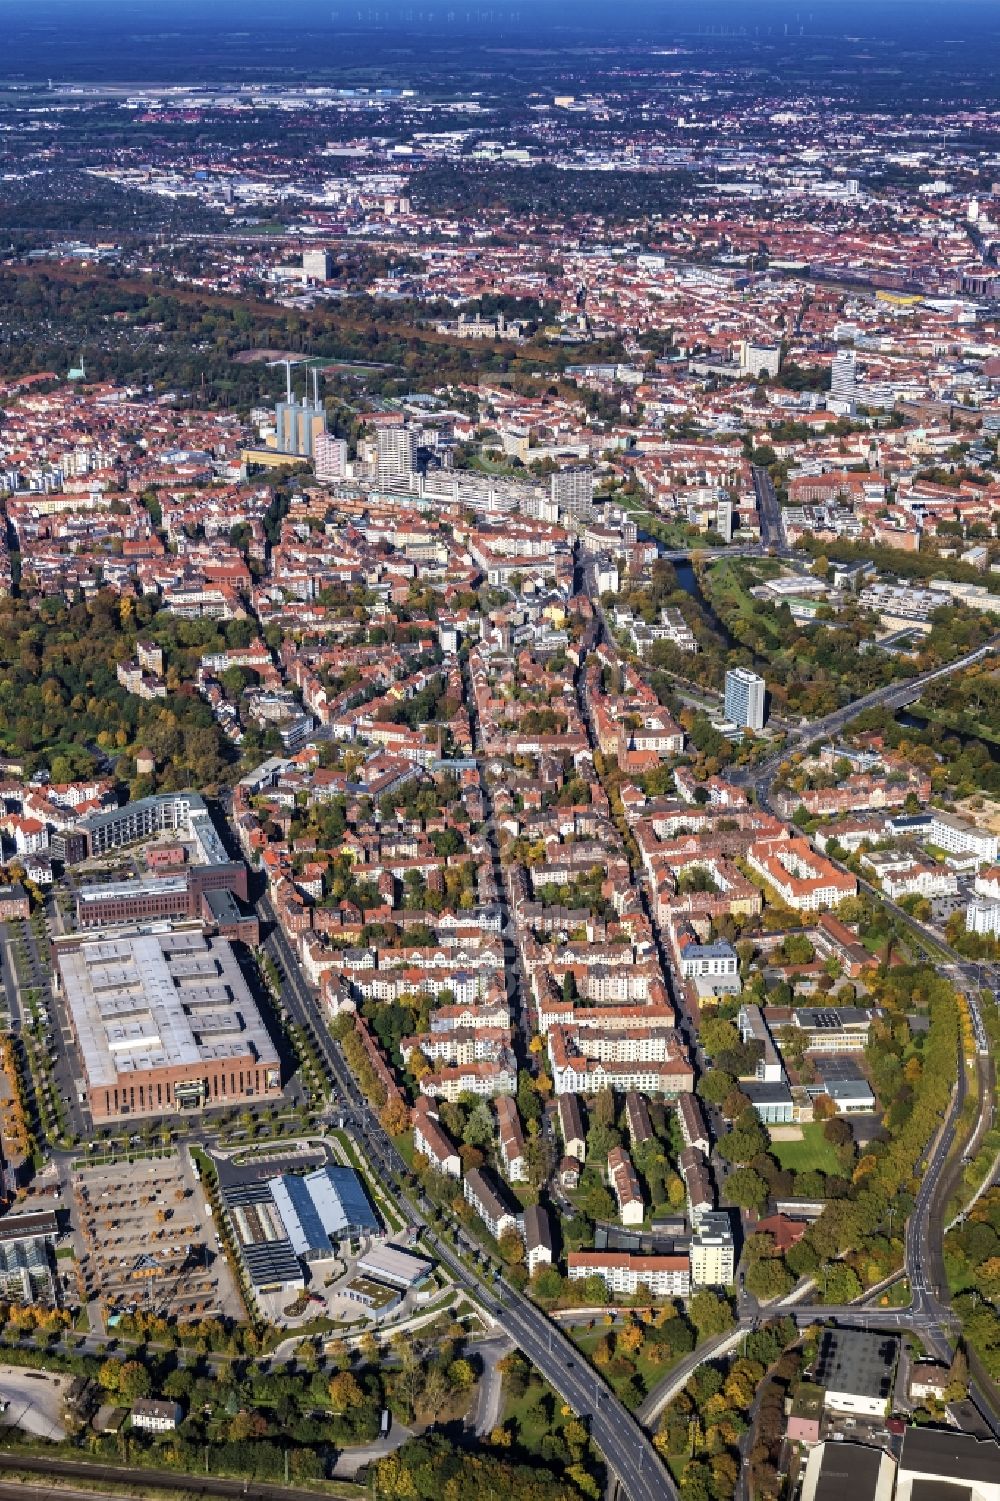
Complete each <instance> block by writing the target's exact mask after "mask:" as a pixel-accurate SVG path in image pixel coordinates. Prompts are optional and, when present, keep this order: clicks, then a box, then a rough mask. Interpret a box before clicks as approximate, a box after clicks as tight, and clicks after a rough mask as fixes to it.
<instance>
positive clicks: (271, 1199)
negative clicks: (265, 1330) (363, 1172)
mask: <svg viewBox="0 0 1000 1501" xmlns="http://www.w3.org/2000/svg"><path fill="white" fill-rule="evenodd" d="M222 1199H223V1203H224V1204H225V1206H226V1213H227V1214H228V1216H229V1222H230V1225H231V1226H232V1230H233V1238H234V1241H235V1244H236V1249H237V1252H238V1254H239V1257H240V1260H241V1262H242V1263H243V1267H244V1270H245V1271H246V1274H247V1278H248V1280H249V1282H250V1286H251V1287H252V1289H253V1290H254V1292H255V1293H280V1294H282V1295H286V1294H289V1293H295V1292H297V1291H301V1290H302V1288H303V1287H304V1286H305V1283H306V1266H307V1264H308V1263H309V1262H310V1261H318V1260H323V1259H325V1258H326V1257H329V1256H332V1255H333V1254H334V1251H335V1249H336V1247H337V1246H338V1245H339V1244H341V1242H343V1241H349V1240H355V1239H357V1238H358V1237H359V1236H364V1235H379V1234H380V1233H381V1227H380V1225H379V1221H378V1218H377V1216H376V1214H375V1211H374V1210H373V1209H372V1207H371V1205H370V1204H369V1202H368V1196H367V1194H366V1193H365V1190H364V1188H363V1186H362V1183H361V1179H360V1178H359V1177H358V1175H357V1173H356V1172H355V1171H354V1169H353V1168H350V1167H334V1166H328V1167H321V1168H317V1169H316V1170H315V1171H314V1172H311V1173H306V1174H304V1175H301V1176H300V1175H299V1174H296V1173H282V1174H281V1175H280V1176H279V1177H275V1178H269V1179H268V1180H267V1181H266V1182H263V1183H254V1182H246V1183H237V1184H234V1185H232V1186H230V1187H226V1188H223V1190H222Z"/></svg>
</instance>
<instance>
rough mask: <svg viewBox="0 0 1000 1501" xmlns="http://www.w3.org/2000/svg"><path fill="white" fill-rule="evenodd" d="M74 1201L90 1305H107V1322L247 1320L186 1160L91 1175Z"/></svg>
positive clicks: (181, 1156)
mask: <svg viewBox="0 0 1000 1501" xmlns="http://www.w3.org/2000/svg"><path fill="white" fill-rule="evenodd" d="M74 1196H75V1200H76V1204H75V1218H76V1220H77V1222H78V1226H79V1231H80V1241H81V1244H82V1247H83V1266H82V1272H83V1281H84V1287H85V1291H86V1297H87V1299H88V1300H90V1299H93V1298H98V1299H100V1301H101V1304H102V1306H103V1309H104V1313H105V1317H108V1316H109V1315H114V1314H116V1313H126V1312H132V1311H134V1310H142V1311H144V1312H150V1313H156V1314H160V1315H162V1316H163V1317H165V1318H174V1319H178V1320H181V1321H184V1320H189V1319H200V1318H207V1317H230V1318H241V1317H242V1316H243V1304H242V1301H241V1299H240V1296H239V1293H238V1291H237V1289H236V1286H235V1284H234V1282H233V1278H232V1274H231V1272H230V1270H229V1265H228V1263H227V1261H226V1257H225V1253H224V1251H223V1250H222V1248H221V1246H220V1245H219V1244H218V1242H217V1240H216V1233H215V1223H214V1221H213V1220H212V1218H211V1216H210V1215H209V1214H208V1213H207V1206H206V1201H205V1196H204V1193H203V1191H202V1189H201V1187H200V1185H199V1184H198V1182H197V1181H196V1179H195V1176H194V1173H193V1172H192V1170H191V1166H190V1162H189V1160H188V1157H187V1153H186V1152H176V1153H173V1154H172V1155H170V1156H168V1157H162V1158H154V1159H153V1160H151V1161H142V1160H139V1161H136V1162H120V1163H114V1164H109V1165H107V1166H104V1167H91V1168H84V1169H82V1170H81V1171H80V1172H78V1173H77V1174H76V1175H75V1178H74Z"/></svg>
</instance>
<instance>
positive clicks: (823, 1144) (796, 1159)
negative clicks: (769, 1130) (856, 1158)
mask: <svg viewBox="0 0 1000 1501" xmlns="http://www.w3.org/2000/svg"><path fill="white" fill-rule="evenodd" d="M771 1152H772V1155H773V1156H775V1157H777V1159H778V1161H779V1162H780V1163H781V1166H782V1167H783V1168H787V1169H788V1170H790V1171H791V1172H793V1173H808V1172H814V1171H818V1172H821V1173H839V1172H840V1171H841V1167H840V1162H839V1159H838V1157H837V1152H836V1149H835V1148H834V1147H833V1146H832V1145H831V1143H830V1142H828V1141H827V1139H826V1137H825V1136H824V1135H823V1122H822V1121H809V1122H807V1124H806V1125H804V1126H803V1127H802V1140H801V1141H772V1142H771Z"/></svg>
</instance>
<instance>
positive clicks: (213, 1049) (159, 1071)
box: [53, 924, 281, 1123]
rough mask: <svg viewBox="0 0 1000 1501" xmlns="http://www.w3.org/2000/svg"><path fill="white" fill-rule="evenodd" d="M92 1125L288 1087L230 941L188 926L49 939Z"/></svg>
mask: <svg viewBox="0 0 1000 1501" xmlns="http://www.w3.org/2000/svg"><path fill="white" fill-rule="evenodd" d="M53 953H54V957H55V974H56V985H57V988H58V989H59V990H61V991H62V993H63V994H64V995H65V998H66V1003H67V1010H68V1013H69V1017H70V1022H71V1025H72V1028H73V1038H74V1042H75V1044H76V1049H77V1052H78V1053H79V1056H80V1059H81V1062H82V1065H83V1076H84V1079H85V1081H86V1087H87V1095H88V1100H89V1104H90V1111H91V1115H92V1117H93V1119H94V1121H95V1123H96V1122H100V1121H106V1120H114V1119H117V1118H120V1117H122V1116H130V1117H135V1116H150V1115H170V1114H173V1113H175V1112H176V1111H178V1110H196V1109H210V1108H212V1107H215V1106H223V1105H226V1106H231V1105H234V1104H237V1103H243V1102H246V1101H262V1100H271V1099H276V1098H277V1097H278V1096H279V1095H280V1093H281V1066H280V1062H279V1059H278V1053H277V1050H276V1048H275V1046H274V1044H273V1042H272V1041H271V1038H270V1037H269V1036H268V1032H267V1028H266V1027H265V1026H264V1022H263V1020H262V1018H261V1015H260V1012H259V1011H258V1010H257V1005H256V1002H255V1001H254V999H253V996H252V995H251V994H250V990H249V988H248V986H247V983H246V981H245V979H244V978H243V974H242V972H241V970H240V967H239V964H238V963H237V961H236V957H235V955H234V954H233V950H232V948H231V946H230V944H229V943H228V942H227V941H226V940H225V939H224V938H208V937H206V936H205V934H204V933H203V932H202V930H201V928H200V927H195V926H194V925H193V924H182V925H179V926H174V927H171V928H166V929H164V930H163V931H159V932H142V931H140V930H138V929H131V930H122V929H116V930H114V931H110V932H102V933H99V934H95V935H94V936H90V935H87V936H84V935H82V934H72V935H70V936H68V937H66V938H57V939H56V940H55V941H54V943H53Z"/></svg>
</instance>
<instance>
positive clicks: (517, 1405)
mask: <svg viewBox="0 0 1000 1501" xmlns="http://www.w3.org/2000/svg"><path fill="white" fill-rule="evenodd" d="M546 1390H551V1388H549V1387H548V1386H546ZM537 1398H538V1390H537V1388H534V1389H533V1388H531V1387H530V1386H529V1388H528V1390H527V1391H526V1392H525V1393H524V1395H523V1396H521V1397H514V1398H511V1397H508V1398H507V1401H506V1404H505V1406H504V1410H503V1419H502V1426H503V1427H506V1426H507V1424H509V1423H511V1422H513V1423H514V1425H515V1431H516V1433H517V1443H518V1446H519V1447H520V1448H522V1449H527V1450H528V1452H529V1453H533V1454H537V1452H538V1447H539V1445H540V1444H541V1442H542V1439H543V1438H544V1437H545V1435H546V1434H547V1433H550V1432H551V1428H550V1425H549V1424H548V1423H547V1422H546V1421H545V1419H544V1417H543V1415H542V1414H541V1413H540V1412H539V1410H538V1406H537ZM555 1400H556V1404H557V1406H558V1404H559V1402H560V1400H561V1399H560V1397H559V1396H558V1394H556V1398H555Z"/></svg>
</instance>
